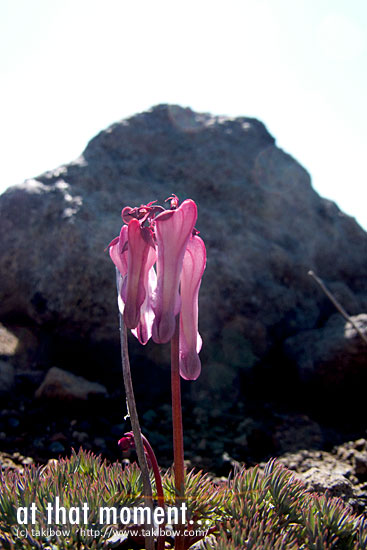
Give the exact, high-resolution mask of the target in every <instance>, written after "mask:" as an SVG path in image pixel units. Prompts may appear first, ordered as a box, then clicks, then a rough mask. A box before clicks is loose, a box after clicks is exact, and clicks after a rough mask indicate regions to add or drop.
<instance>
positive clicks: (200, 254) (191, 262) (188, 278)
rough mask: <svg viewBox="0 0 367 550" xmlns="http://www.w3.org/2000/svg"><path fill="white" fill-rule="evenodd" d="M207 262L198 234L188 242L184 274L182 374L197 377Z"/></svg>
mask: <svg viewBox="0 0 367 550" xmlns="http://www.w3.org/2000/svg"><path fill="white" fill-rule="evenodd" d="M205 264H206V249H205V244H204V242H203V240H202V239H201V238H200V237H198V236H197V235H194V236H193V237H192V238H191V239H190V240H189V242H188V243H187V248H186V252H185V256H184V260H183V266H182V273H181V313H180V342H179V353H180V374H181V376H182V378H184V379H185V380H196V379H197V378H198V376H199V374H200V372H201V363H200V359H199V356H198V353H199V351H200V349H201V344H202V340H201V337H200V335H199V333H198V298H199V289H200V284H201V278H202V276H203V273H204V269H205Z"/></svg>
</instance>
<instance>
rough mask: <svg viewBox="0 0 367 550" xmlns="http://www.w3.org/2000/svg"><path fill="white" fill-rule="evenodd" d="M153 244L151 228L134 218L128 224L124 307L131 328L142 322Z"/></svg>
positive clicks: (128, 326)
mask: <svg viewBox="0 0 367 550" xmlns="http://www.w3.org/2000/svg"><path fill="white" fill-rule="evenodd" d="M153 246H154V245H153V240H152V236H151V232H150V229H149V228H148V227H141V225H140V223H139V221H138V220H137V219H132V220H131V221H130V222H129V225H128V262H127V265H128V270H127V281H126V300H125V309H124V321H125V324H126V326H127V328H130V329H132V328H136V327H137V326H138V324H139V322H140V313H141V312H140V309H141V306H142V304H143V302H144V300H145V298H146V293H147V290H146V287H145V284H144V282H145V281H146V277H147V272H148V271H149V269H150V268H151V265H149V266H148V261H147V260H148V256H149V251H150V249H151V248H153ZM154 255H155V252H154ZM153 263H154V261H153Z"/></svg>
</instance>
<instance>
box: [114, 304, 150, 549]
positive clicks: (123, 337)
mask: <svg viewBox="0 0 367 550" xmlns="http://www.w3.org/2000/svg"><path fill="white" fill-rule="evenodd" d="M119 317H120V343H121V359H122V373H123V377H124V385H125V393H126V400H127V405H128V409H129V410H128V413H129V416H130V421H131V427H132V430H133V434H134V442H135V449H136V454H137V457H138V462H139V466H140V471H141V476H142V480H143V490H144V504H145V506H147V507H148V508H150V510H151V512H152V517H153V495H152V487H151V484H150V478H149V470H148V464H147V460H146V457H145V452H144V445H143V440H142V437H141V430H140V423H139V418H138V413H137V410H136V404H135V396H134V389H133V384H132V379H131V370H130V360H129V351H128V343H127V331H126V326H125V323H124V320H123V318H122V315H121V313H120V314H119ZM146 528H147V530H149V531H150V530H151V528H152V525H146ZM145 546H146V550H154V538H153V535H150V536H147V537H146V538H145Z"/></svg>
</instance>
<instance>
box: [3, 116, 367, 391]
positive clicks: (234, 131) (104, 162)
mask: <svg viewBox="0 0 367 550" xmlns="http://www.w3.org/2000/svg"><path fill="white" fill-rule="evenodd" d="M173 192H174V193H176V194H177V195H178V196H179V197H180V199H184V198H186V197H191V198H193V199H194V200H195V201H196V202H197V204H198V209H199V218H198V222H197V228H198V229H199V230H200V232H201V236H202V237H203V238H204V240H205V243H206V246H207V251H208V263H207V269H206V273H205V275H204V280H203V283H202V287H201V297H200V331H201V333H202V336H203V340H204V346H203V351H202V361H203V375H202V377H201V378H200V379H199V380H200V381H199V382H198V386H200V387H205V388H207V389H209V391H210V392H211V393H212V394H213V395H216V394H217V392H220V391H221V390H223V388H225V389H226V391H228V388H230V387H232V388H233V389H235V388H237V387H239V386H238V383H237V381H238V375H239V373H243V374H246V373H247V372H248V371H249V369H251V367H253V366H254V365H257V364H258V363H261V362H264V361H265V362H269V361H270V362H271V359H269V358H271V357H272V354H274V350H278V351H277V353H278V356H277V357H276V361H274V357H273V367H274V366H275V365H274V363H276V362H277V361H278V362H279V361H280V360H281V361H282V362H283V359H287V357H286V356H284V349H288V350H290V349H291V348H290V347H289V345H288V348H283V351H282V352H281V353H280V355H279V349H280V348H281V347H282V344H283V342H284V340H285V339H287V338H288V339H289V338H291V337H292V336H293V335H295V334H297V333H299V332H301V331H307V330H312V329H315V328H320V327H323V326H324V324H325V322H326V321H327V319H328V318H329V316H330V315H331V313H333V312H334V311H333V306H331V304H330V303H329V302H328V299H327V298H326V297H324V296H323V295H322V293H321V292H320V291H319V289H318V288H316V287H315V284H314V283H313V281H312V280H310V277H309V276H308V275H307V273H308V270H310V269H312V270H314V271H315V272H316V273H317V274H318V275H319V276H320V277H322V278H323V279H324V280H325V282H326V283H327V284H328V286H329V288H330V290H332V291H333V292H335V293H336V294H337V295H338V297H341V299H342V303H343V305H344V307H345V308H346V309H347V310H349V311H350V312H351V313H352V314H357V313H359V312H361V311H367V285H366V280H367V264H366V261H365V259H366V257H367V235H366V233H365V232H364V231H363V230H362V229H361V227H359V225H358V224H357V223H356V222H355V220H354V219H352V218H350V217H348V216H346V215H345V214H343V213H342V212H341V211H340V210H339V209H338V208H337V206H336V205H335V204H334V203H332V202H330V201H328V200H325V199H322V198H320V197H319V195H318V194H317V193H316V192H315V191H314V190H313V188H312V186H311V183H310V177H309V175H308V173H307V172H306V171H305V169H304V168H303V167H302V166H300V164H299V163H298V162H297V161H295V160H294V159H293V158H292V157H291V156H289V155H288V154H286V153H285V152H284V151H282V150H281V149H279V148H278V147H277V146H276V145H275V141H274V138H273V137H272V136H271V135H270V134H269V133H268V132H267V130H266V128H265V127H264V125H263V124H262V123H261V122H259V121H258V120H255V119H250V118H244V117H242V118H236V119H231V118H227V117H218V116H217V117H216V116H212V115H209V114H198V113H195V112H192V111H191V110H190V109H183V108H181V107H178V106H167V105H160V106H157V107H155V108H153V109H152V110H151V111H148V112H145V113H141V114H138V115H136V116H133V117H131V118H129V119H127V120H122V121H121V122H119V123H117V124H114V125H112V126H111V127H109V128H107V129H106V130H105V131H103V132H101V133H100V134H99V135H97V136H96V137H95V138H94V139H93V140H92V141H91V142H90V143H89V144H88V146H87V148H86V150H85V151H84V153H83V155H82V156H81V157H80V158H79V159H77V160H76V161H75V162H72V163H70V164H68V165H64V166H61V167H59V168H57V169H56V170H52V171H50V172H47V173H45V174H43V175H41V176H39V177H38V178H36V179H34V180H29V181H26V182H24V183H23V184H20V185H17V186H13V187H11V188H9V189H8V190H7V191H6V192H5V193H4V194H3V195H1V197H0V235H2V238H1V242H0V279H1V281H2V284H1V287H0V320H3V322H4V323H5V324H6V326H8V327H11V326H13V325H14V326H15V325H22V324H23V325H24V326H27V327H28V328H30V329H31V330H33V331H34V334H36V336H37V338H38V339H39V342H40V345H39V349H40V350H41V351H40V352H39V353H38V355H37V354H36V357H37V359H36V360H37V361H38V363H41V364H44V365H45V366H46V367H45V368H47V365H48V366H49V365H50V363H51V364H52V363H53V362H56V360H55V358H57V364H59V365H60V366H67V368H69V365H71V367H70V368H72V370H74V367H75V368H76V369H77V371H78V373H79V374H83V375H86V374H87V372H90V369H91V368H92V365H93V364H94V367H95V368H96V369H99V372H100V367H101V365H102V364H104V362H105V357H106V353H109V352H107V350H111V349H114V350H115V351H116V355H117V354H118V349H119V341H118V328H117V308H116V296H115V293H116V291H115V282H114V281H115V274H114V266H113V264H112V262H111V261H110V259H109V257H108V254H107V253H106V252H105V251H104V249H105V247H106V246H107V245H108V243H109V242H110V241H111V239H112V238H113V237H115V236H116V235H117V234H118V231H119V229H120V224H121V221H120V210H121V208H122V207H123V206H125V205H131V206H134V205H140V204H141V203H146V202H148V201H151V200H154V199H158V201H159V202H162V201H164V199H165V198H166V197H167V196H169V195H171V194H172V193H173ZM289 342H290V341H289V340H288V344H289ZM82 348H83V350H84V351H81V350H82ZM86 349H89V351H91V356H90V357H88V358H86V360H85V361H81V360H80V357H81V355H82V354H85V353H86V351H85V350H86ZM147 349H148V352H149V354H150V358H151V361H152V362H153V363H156V364H159V363H163V364H164V363H166V362H167V354H166V351H164V350H163V351H162V350H161V349H157V347H154V346H150V345H148V348H147ZM95 350H100V352H101V353H100V355H98V354H95V353H94V351H95ZM132 353H133V355H134V354H137V353H140V354H142V352H141V350H139V351H137V346H135V347H134V346H133V348H132ZM144 353H145V350H144ZM292 353H293V351H292ZM84 357H85V355H84ZM354 359H355V358H354V356H353V357H352V358H351V361H354ZM346 363H348V361H346ZM82 365H85V366H84V367H83V366H82ZM344 366H345V368H349V364H344V363H343V368H344ZM116 368H118V367H116ZM149 372H151V369H149ZM279 376H281V371H279V372H278V374H277V377H278V378H279Z"/></svg>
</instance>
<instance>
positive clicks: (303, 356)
mask: <svg viewBox="0 0 367 550" xmlns="http://www.w3.org/2000/svg"><path fill="white" fill-rule="evenodd" d="M352 320H353V321H354V323H355V324H356V325H357V326H358V328H359V329H360V331H361V332H362V334H364V335H365V336H366V337H367V314H365V313H362V314H360V315H355V316H353V317H352ZM285 354H286V356H287V357H289V358H290V359H292V360H293V361H294V363H295V364H296V365H297V368H298V372H299V373H300V376H301V379H302V380H304V381H309V380H312V379H313V380H315V379H316V380H317V382H318V384H321V385H322V387H324V388H325V387H328V388H331V387H334V388H335V387H341V386H342V385H343V384H345V383H346V380H352V379H353V378H355V377H359V379H360V380H361V377H362V376H363V375H364V376H365V380H366V382H367V372H366V371H367V369H366V367H367V345H366V343H365V342H364V341H363V339H362V338H361V336H360V335H359V334H358V332H357V331H356V329H355V328H354V327H353V325H352V323H351V322H346V321H345V320H344V319H343V317H342V316H341V315H339V314H336V315H333V316H332V317H330V319H329V320H328V322H327V323H326V324H325V326H324V327H322V328H318V329H312V330H307V331H302V332H300V333H298V334H297V335H295V336H292V337H291V338H288V339H287V340H286V341H285Z"/></svg>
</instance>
